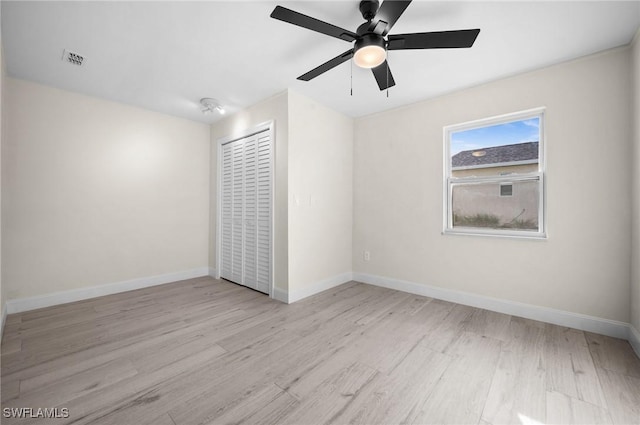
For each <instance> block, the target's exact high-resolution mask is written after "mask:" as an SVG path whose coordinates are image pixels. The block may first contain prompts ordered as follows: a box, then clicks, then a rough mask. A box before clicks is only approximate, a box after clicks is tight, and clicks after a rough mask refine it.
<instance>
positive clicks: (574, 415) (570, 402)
mask: <svg viewBox="0 0 640 425" xmlns="http://www.w3.org/2000/svg"><path fill="white" fill-rule="evenodd" d="M545 423H547V424H566V425H592V424H613V422H612V421H611V417H610V416H609V412H608V411H607V409H604V408H602V407H599V406H595V405H593V404H591V403H587V402H584V401H582V400H578V399H575V398H573V397H569V396H568V395H566V394H562V393H558V392H554V391H551V392H548V393H547V418H546V421H545Z"/></svg>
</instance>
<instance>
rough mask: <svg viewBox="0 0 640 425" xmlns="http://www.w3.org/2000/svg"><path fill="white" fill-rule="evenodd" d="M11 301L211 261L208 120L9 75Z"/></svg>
mask: <svg viewBox="0 0 640 425" xmlns="http://www.w3.org/2000/svg"><path fill="white" fill-rule="evenodd" d="M5 89H6V91H7V93H6V95H7V96H6V101H7V104H8V105H10V108H9V109H8V117H7V118H8V119H7V128H6V135H5V136H6V137H5V138H4V139H3V141H2V142H3V143H2V148H3V152H2V197H3V202H2V229H3V232H2V245H3V252H2V255H3V259H4V261H3V264H4V267H3V269H2V282H3V284H4V285H6V287H7V296H8V298H9V299H14V298H22V297H29V296H35V295H42V294H50V293H53V292H57V291H63V290H70V289H76V288H82V287H86V286H92V285H100V284H107V283H113V282H119V281H124V280H129V279H134V278H144V277H150V276H156V275H162V274H166V273H173V272H182V271H186V270H192V269H194V268H200V267H206V266H207V263H208V261H207V260H208V258H207V253H208V233H209V217H208V208H209V137H210V134H209V133H210V131H209V126H208V125H205V124H201V123H195V122H192V121H188V120H184V119H179V118H174V117H170V116H167V115H163V114H159V113H155V112H150V111H146V110H142V109H139V108H134V107H129V106H126V105H122V104H118V103H113V102H108V101H104V100H101V99H97V98H93V97H88V96H83V95H79V94H75V93H71V92H67V91H62V90H58V89H54V88H50V87H46V86H41V85H38V84H34V83H30V82H26V81H22V80H16V79H11V78H8V79H7V85H6V87H5Z"/></svg>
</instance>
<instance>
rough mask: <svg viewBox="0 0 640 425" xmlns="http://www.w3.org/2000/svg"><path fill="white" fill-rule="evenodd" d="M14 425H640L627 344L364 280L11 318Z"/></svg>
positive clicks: (8, 375)
mask: <svg viewBox="0 0 640 425" xmlns="http://www.w3.org/2000/svg"><path fill="white" fill-rule="evenodd" d="M2 407H3V408H5V407H33V408H38V407H40V408H44V407H49V408H50V407H66V408H68V409H69V414H70V417H69V418H68V419H55V420H45V419H31V420H29V419H26V420H25V419H21V420H14V419H5V418H3V419H2V423H3V424H12V423H19V424H27V423H37V424H46V423H55V424H62V423H73V424H87V423H91V424H114V425H127V424H132V425H143V424H154V425H182V424H205V423H221V424H222V423H247V424H254V423H256V424H257V423H260V424H262V423H264V424H342V423H361V424H377V423H380V424H400V423H403V424H404V423H406V424H410V423H416V424H417V423H433V424H436V423H437V424H441V423H456V424H483V425H487V424H493V425H497V424H502V423H511V424H522V425H535V424H539V423H576V424H586V423H614V424H632V423H635V424H638V423H640V360H639V359H638V358H637V357H636V356H635V354H634V353H633V351H632V349H631V347H630V346H629V344H628V343H627V342H626V341H623V340H619V339H614V338H609V337H604V336H601V335H595V334H590V333H585V332H581V331H577V330H573V329H567V328H561V327H558V326H553V325H545V324H543V323H540V322H534V321H531V320H525V319H520V318H517V317H512V316H507V315H504V314H498V313H492V312H489V311H485V310H480V309H476V308H471V307H465V306H462V305H457V304H452V303H448V302H443V301H438V300H433V299H430V298H425V297H419V296H414V295H410V294H406V293H402V292H396V291H392V290H387V289H383V288H377V287H373V286H368V285H364V284H359V283H354V282H352V283H348V284H345V285H342V286H340V287H338V288H335V289H333V290H330V291H326V292H324V293H322V294H319V295H316V296H314V297H311V298H308V299H306V300H303V301H300V302H297V303H295V304H292V305H285V304H282V303H279V302H277V301H273V300H270V299H269V298H268V297H266V296H264V295H261V294H258V293H256V292H253V291H251V290H248V289H245V288H242V287H239V286H237V285H234V284H231V283H227V282H224V281H216V280H213V279H211V278H201V279H192V280H188V281H183V282H178V283H174V284H169V285H163V286H159V287H154V288H148V289H143V290H139V291H135V292H129V293H123V294H117V295H112V296H107V297H102V298H98V299H93V300H88V301H83V302H78V303H73V304H67V305H64V306H58V307H54V308H47V309H42V310H37V311H32V312H26V313H22V314H15V315H10V316H9V317H8V318H7V324H6V328H5V334H4V339H3V341H2Z"/></svg>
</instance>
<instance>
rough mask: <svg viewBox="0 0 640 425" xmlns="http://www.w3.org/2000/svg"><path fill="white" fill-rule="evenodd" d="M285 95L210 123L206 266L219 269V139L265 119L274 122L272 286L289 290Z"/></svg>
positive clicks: (286, 116) (286, 109)
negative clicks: (207, 259) (217, 228)
mask: <svg viewBox="0 0 640 425" xmlns="http://www.w3.org/2000/svg"><path fill="white" fill-rule="evenodd" d="M287 98H288V95H287V93H286V92H283V93H280V94H278V95H276V96H274V97H271V98H269V99H266V100H264V101H262V102H259V103H257V104H255V105H253V106H251V107H249V108H247V109H244V110H242V111H240V112H238V113H236V114H234V115H231V116H229V117H227V118H225V119H224V120H221V121H218V122H217V123H215V124H214V125H212V126H211V185H210V186H211V203H210V238H209V266H210V267H212V268H216V269H218V268H219V266H218V264H217V254H216V220H217V215H216V214H217V198H216V191H217V188H218V183H217V164H218V140H219V139H221V138H224V137H228V136H233V135H236V134H239V133H241V132H243V131H246V130H248V129H250V128H253V127H255V126H257V125H259V124H261V123H264V122H266V121H270V120H273V121H274V123H275V146H274V152H275V170H274V186H275V191H274V213H275V215H274V229H273V232H274V252H273V254H274V263H275V265H274V280H275V282H274V286H275V287H276V288H279V289H281V290H282V291H287V289H288V281H289V277H288V255H289V254H288V253H289V250H288V219H287V214H288V211H287V208H288V206H287V196H288V195H287V193H288V192H287V185H288V180H287V172H288V170H287V164H288V160H287V158H288V153H287V152H288V151H287V149H288V148H287V146H288V99H287Z"/></svg>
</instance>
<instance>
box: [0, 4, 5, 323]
mask: <svg viewBox="0 0 640 425" xmlns="http://www.w3.org/2000/svg"><path fill="white" fill-rule="evenodd" d="M1 9H2V8H1V7H0V10H1ZM0 21H2V14H1V13H0ZM1 33H2V30H1V29H0V34H1ZM4 67H5V64H4V50H3V48H2V39H1V38H0V146H1V145H2V141H3V140H4V130H5V125H4V122H5V119H4V115H5V109H6V108H5V103H4V97H5V89H4V86H5V69H4ZM1 152H2V149H0V164H2V154H1ZM1 176H2V166H1V165H0V187H1V185H2V177H1ZM0 223H2V195H1V191H0ZM0 241H2V226H1V225H0ZM5 292H6V285H4V284H3V283H2V244H1V243H0V314H1V316H0V317H2V326H3V329H2V330H4V315H5V314H6V312H5V308H6V306H5V304H6V302H7V297H6V293H5Z"/></svg>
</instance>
